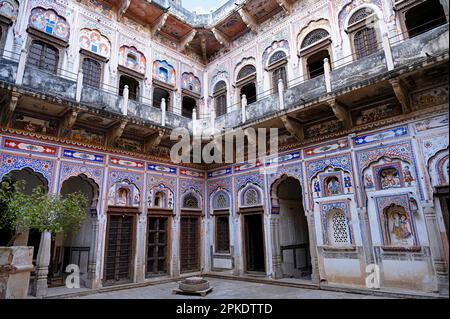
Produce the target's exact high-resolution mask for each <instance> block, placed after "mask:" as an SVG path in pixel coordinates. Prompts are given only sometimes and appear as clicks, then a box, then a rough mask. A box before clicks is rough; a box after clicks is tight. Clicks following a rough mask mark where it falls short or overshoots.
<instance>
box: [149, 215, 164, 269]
mask: <svg viewBox="0 0 450 319" xmlns="http://www.w3.org/2000/svg"><path fill="white" fill-rule="evenodd" d="M168 222H169V219H168V218H167V217H149V218H148V221H147V225H148V227H147V275H150V276H152V275H160V274H166V273H167V268H168V260H167V256H168V245H167V243H168V240H167V236H168Z"/></svg>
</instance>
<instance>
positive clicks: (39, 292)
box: [32, 231, 52, 297]
mask: <svg viewBox="0 0 450 319" xmlns="http://www.w3.org/2000/svg"><path fill="white" fill-rule="evenodd" d="M51 242H52V235H51V234H50V233H49V232H48V231H45V232H43V233H42V234H41V241H40V243H39V251H38V254H37V258H36V278H35V280H34V282H33V289H32V294H33V296H36V297H43V296H46V295H47V289H48V286H47V275H48V266H49V264H50V248H51Z"/></svg>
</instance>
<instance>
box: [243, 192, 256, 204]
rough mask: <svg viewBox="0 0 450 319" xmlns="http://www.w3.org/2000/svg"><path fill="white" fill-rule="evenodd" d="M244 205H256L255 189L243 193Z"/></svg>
mask: <svg viewBox="0 0 450 319" xmlns="http://www.w3.org/2000/svg"><path fill="white" fill-rule="evenodd" d="M244 205H245V206H255V205H258V192H257V191H256V190H255V189H249V190H247V191H246V192H245V194H244Z"/></svg>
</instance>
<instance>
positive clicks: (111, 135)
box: [107, 119, 128, 146]
mask: <svg viewBox="0 0 450 319" xmlns="http://www.w3.org/2000/svg"><path fill="white" fill-rule="evenodd" d="M127 124H128V120H126V119H125V120H122V121H121V122H120V124H119V125H118V126H115V127H113V128H111V129H110V131H109V132H108V134H107V143H108V146H113V144H114V143H115V142H116V141H117V139H118V138H120V137H121V136H122V134H123V130H124V129H125V127H126V126H127Z"/></svg>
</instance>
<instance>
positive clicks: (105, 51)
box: [79, 28, 111, 58]
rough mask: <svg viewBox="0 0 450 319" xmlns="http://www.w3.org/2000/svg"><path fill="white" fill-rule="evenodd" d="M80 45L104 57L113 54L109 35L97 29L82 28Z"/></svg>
mask: <svg viewBox="0 0 450 319" xmlns="http://www.w3.org/2000/svg"><path fill="white" fill-rule="evenodd" d="M79 39H80V47H81V48H83V49H85V50H87V51H90V52H92V53H95V54H98V55H100V56H102V57H105V58H109V57H110V54H111V42H110V41H109V39H108V38H107V37H105V36H104V35H102V34H101V33H100V32H99V31H97V30H91V29H87V28H86V29H82V30H80V37H79Z"/></svg>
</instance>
